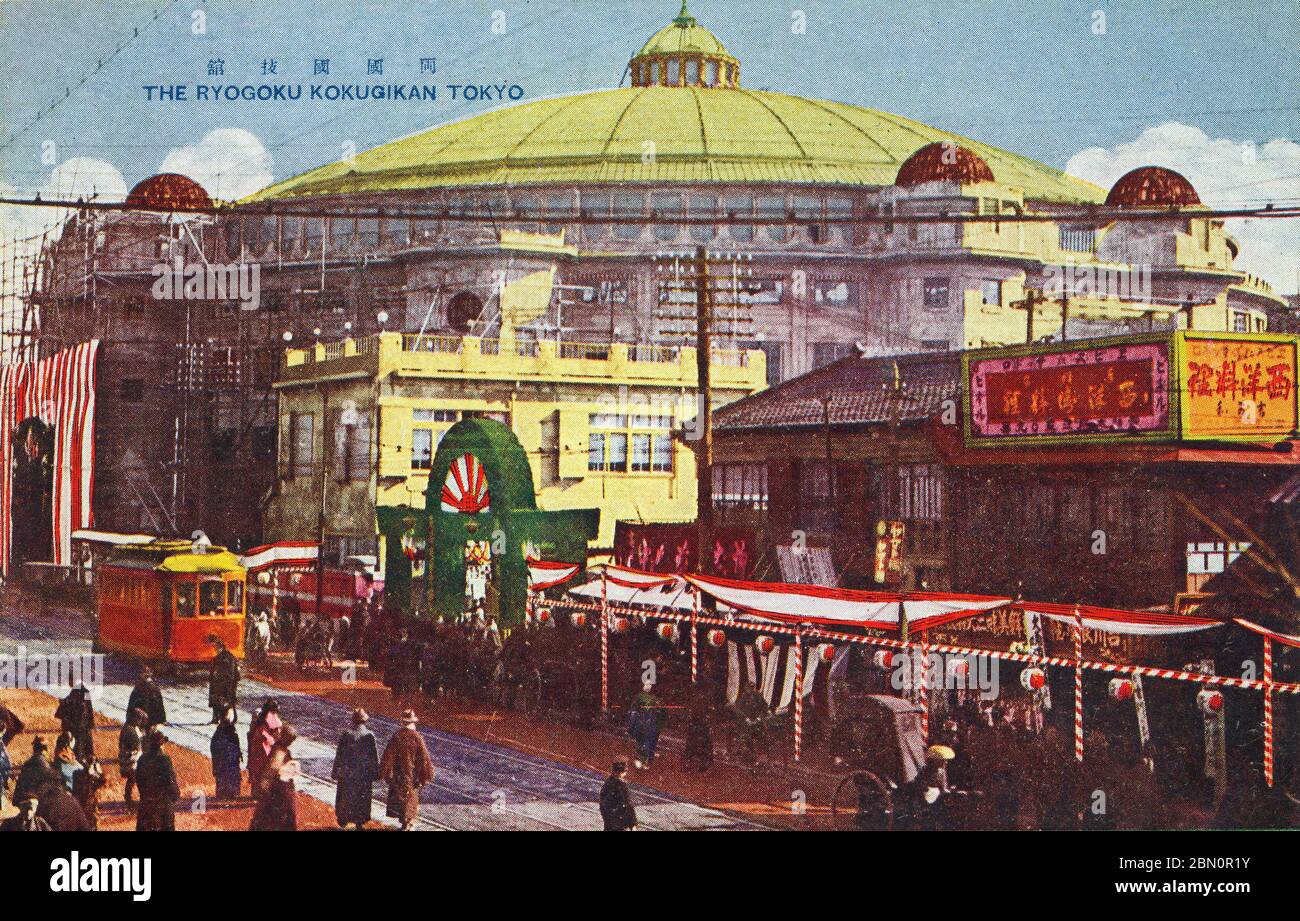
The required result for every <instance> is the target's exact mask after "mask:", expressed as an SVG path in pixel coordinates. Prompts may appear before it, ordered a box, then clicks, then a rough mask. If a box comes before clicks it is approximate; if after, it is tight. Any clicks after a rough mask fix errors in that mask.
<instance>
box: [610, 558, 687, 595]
mask: <svg viewBox="0 0 1300 921" xmlns="http://www.w3.org/2000/svg"><path fill="white" fill-rule="evenodd" d="M591 568H592V569H593V570H594V571H595V572H597V573H598V574H599V575H600V576H601V578H603V579H606V580H608V581H609V582H610V584H612V585H621V586H622V587H624V588H642V589H648V588H661V587H664V586H668V585H674V584H676V583H679V582H681V581H682V577H681V576H674V575H671V574H667V573H662V572H646V571H645V570H643V569H631V568H629V567H627V566H616V565H614V564H613V563H599V564H597V565H596V566H593V567H591Z"/></svg>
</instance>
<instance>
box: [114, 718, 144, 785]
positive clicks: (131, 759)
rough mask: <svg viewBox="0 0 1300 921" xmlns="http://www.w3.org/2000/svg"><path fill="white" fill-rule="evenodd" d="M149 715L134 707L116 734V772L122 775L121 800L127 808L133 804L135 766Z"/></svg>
mask: <svg viewBox="0 0 1300 921" xmlns="http://www.w3.org/2000/svg"><path fill="white" fill-rule="evenodd" d="M148 720H149V715H148V714H147V713H145V712H144V711H143V710H141V709H140V708H139V707H136V708H134V709H132V710H130V711H128V712H127V716H126V723H125V724H123V726H122V730H121V732H119V733H118V734H117V770H118V773H119V774H121V775H122V799H123V801H124V802H125V803H126V805H127V806H128V807H130V806H131V805H132V803H134V802H135V800H134V799H133V797H132V795H131V794H132V793H133V792H134V790H135V766H136V762H138V761H139V760H140V755H141V753H142V752H143V751H144V740H145V734H146V732H147V727H146V723H147V722H148Z"/></svg>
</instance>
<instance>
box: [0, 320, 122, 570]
mask: <svg viewBox="0 0 1300 921" xmlns="http://www.w3.org/2000/svg"><path fill="white" fill-rule="evenodd" d="M98 353H99V341H98V340H91V341H90V342H83V343H81V344H80V345H77V346H73V347H72V348H70V349H65V350H64V351H62V352H59V353H58V354H56V355H51V356H50V357H49V358H45V359H42V360H41V361H37V362H24V363H23V364H15V365H5V366H4V367H3V368H0V452H3V463H0V517H2V518H3V526H0V574H3V575H4V576H6V577H7V576H8V575H9V569H10V563H11V559H12V550H13V463H12V461H13V451H14V445H13V434H14V431H15V430H16V429H17V428H18V426H19V424H21V423H22V422H23V421H24V420H26V419H30V418H32V417H37V418H39V419H40V420H41V421H42V422H43V423H45V424H46V425H48V426H49V427H50V428H51V429H52V430H53V432H54V455H53V458H52V460H53V467H54V476H53V480H54V481H53V484H52V487H53V499H52V502H51V506H52V508H51V514H52V516H53V521H52V528H51V530H52V533H53V546H52V547H51V557H50V558H51V560H52V561H53V562H55V563H57V564H60V565H64V566H66V565H69V564H70V563H71V562H72V532H73V531H75V530H77V529H78V528H88V527H90V526H91V525H92V524H93V517H92V512H91V500H92V498H93V489H94V482H95V478H94V472H95V439H94V434H95V358H96V356H97V355H98Z"/></svg>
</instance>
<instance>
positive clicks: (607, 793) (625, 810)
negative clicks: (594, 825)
mask: <svg viewBox="0 0 1300 921" xmlns="http://www.w3.org/2000/svg"><path fill="white" fill-rule="evenodd" d="M600 817H601V819H602V820H603V821H604V823H605V831H635V830H636V807H635V806H633V805H632V793H631V791H630V790H628V786H627V761H626V760H625V759H623V758H619V759H618V760H617V761H615V762H614V766H613V770H611V771H610V774H609V778H608V779H607V780H606V781H605V785H604V786H603V787H601V788H600Z"/></svg>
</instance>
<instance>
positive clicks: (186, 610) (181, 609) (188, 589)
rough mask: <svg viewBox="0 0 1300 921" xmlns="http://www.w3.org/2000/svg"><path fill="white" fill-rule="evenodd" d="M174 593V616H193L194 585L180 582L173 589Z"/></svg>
mask: <svg viewBox="0 0 1300 921" xmlns="http://www.w3.org/2000/svg"><path fill="white" fill-rule="evenodd" d="M173 591H175V593H176V616H177V617H193V616H194V584H193V583H192V582H182V583H181V584H180V585H177V586H176V587H175V589H173Z"/></svg>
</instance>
